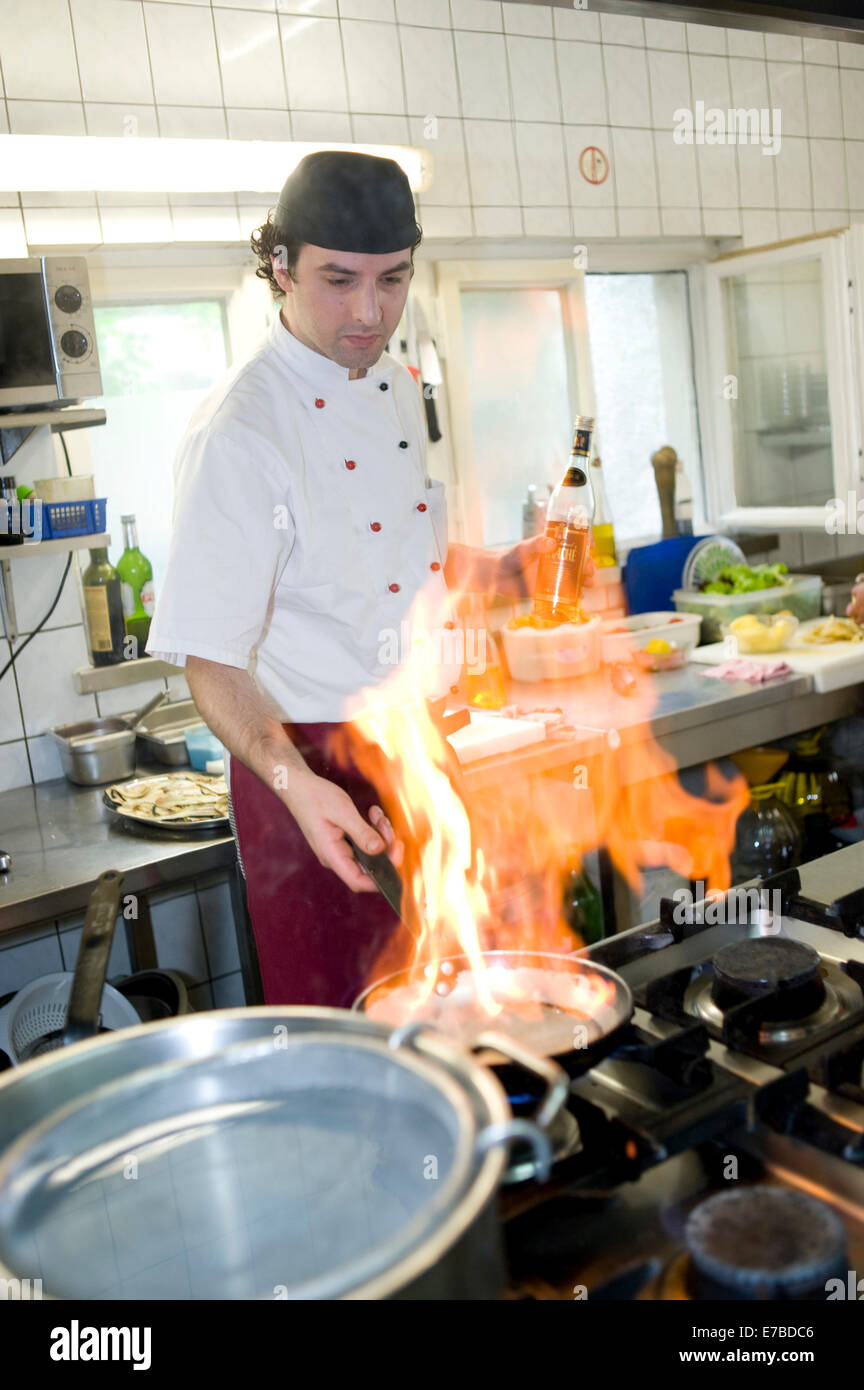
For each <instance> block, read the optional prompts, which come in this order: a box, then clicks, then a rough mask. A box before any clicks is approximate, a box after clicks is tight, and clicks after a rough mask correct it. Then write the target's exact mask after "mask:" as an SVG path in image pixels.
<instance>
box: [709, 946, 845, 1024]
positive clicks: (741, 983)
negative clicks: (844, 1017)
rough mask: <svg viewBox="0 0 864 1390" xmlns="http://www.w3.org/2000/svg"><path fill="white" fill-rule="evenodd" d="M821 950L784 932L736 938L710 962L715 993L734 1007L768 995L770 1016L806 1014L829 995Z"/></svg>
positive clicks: (718, 999)
mask: <svg viewBox="0 0 864 1390" xmlns="http://www.w3.org/2000/svg"><path fill="white" fill-rule="evenodd" d="M820 964H821V962H820V960H819V952H818V951H814V950H813V947H812V946H805V945H804V944H803V943H802V942H800V941H790V940H788V939H787V938H786V937H781V936H762V937H754V938H751V939H750V940H747V941H733V942H732V943H731V944H730V945H729V946H724V947H723V949H722V950H720V951H718V952H717V954H716V956H715V957H714V959H713V961H712V962H711V965H712V970H713V981H712V985H711V998H712V999H713V1001H714V1003H715V1004H716V1005H717V1007H718V1009H731V1008H734V1007H735V1005H736V1004H744V1003H746V1002H747V1000H749V999H758V998H762V997H763V996H764V997H765V1008H766V1014H765V1017H766V1019H772V1020H776V1019H778V1018H782V1019H790V1018H806V1017H808V1015H810V1014H812V1013H815V1011H816V1010H817V1009H818V1008H819V1006H820V1004H822V1003H824V1000H825V986H824V984H823V983H822V979H821V976H820V972H819V966H820Z"/></svg>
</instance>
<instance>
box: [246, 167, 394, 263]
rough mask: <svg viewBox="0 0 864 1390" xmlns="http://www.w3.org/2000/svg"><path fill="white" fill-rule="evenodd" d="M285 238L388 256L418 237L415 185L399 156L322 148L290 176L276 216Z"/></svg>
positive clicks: (338, 249) (332, 247) (335, 248)
mask: <svg viewBox="0 0 864 1390" xmlns="http://www.w3.org/2000/svg"><path fill="white" fill-rule="evenodd" d="M274 221H275V223H276V226H277V228H278V229H279V231H280V232H282V233H283V234H284V235H285V237H286V238H287V237H290V238H292V239H294V240H297V241H304V242H310V243H311V244H312V245H313V246H326V247H327V248H328V250H332V251H361V252H371V253H372V254H378V255H386V254H387V252H389V251H402V250H403V249H404V248H405V247H408V246H414V244H415V242H416V241H417V238H418V233H419V228H418V226H417V220H416V214H415V209H414V199H413V198H412V196H411V185H410V184H409V182H408V179H407V178H406V177H405V174H404V173H403V171H402V169H401V168H400V167H399V165H398V164H397V163H396V161H395V159H381V158H379V156H377V155H372V154H358V153H357V152H356V151H354V150H318V151H317V152H316V153H315V154H307V155H306V156H305V158H303V159H301V160H300V163H299V164H298V165H297V168H296V169H295V170H294V172H293V173H292V174H291V176H290V177H289V178H288V180H287V181H286V183H285V186H284V188H283V189H282V192H281V193H280V194H279V201H278V203H277V204H276V213H275V217H274Z"/></svg>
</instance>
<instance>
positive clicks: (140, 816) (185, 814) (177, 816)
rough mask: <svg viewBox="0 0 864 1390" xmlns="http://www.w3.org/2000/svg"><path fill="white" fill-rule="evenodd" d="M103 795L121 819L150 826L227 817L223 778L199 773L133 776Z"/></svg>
mask: <svg viewBox="0 0 864 1390" xmlns="http://www.w3.org/2000/svg"><path fill="white" fill-rule="evenodd" d="M105 795H106V796H107V798H108V800H109V801H110V802H111V803H112V805H114V806H116V808H117V810H118V811H120V812H121V813H122V814H123V815H124V816H133V817H134V818H135V819H136V820H144V821H150V822H151V823H153V824H160V825H161V824H165V822H171V823H175V824H176V823H177V822H181V823H182V822H185V821H202V820H220V819H225V818H227V815H228V787H227V785H226V783H225V778H224V777H208V776H206V775H205V774H204V773H202V772H169V773H164V774H163V775H162V776H158V777H136V778H134V779H133V780H132V781H131V782H118V783H116V784H115V785H114V786H112V787H108V788H107V789H106V791H105Z"/></svg>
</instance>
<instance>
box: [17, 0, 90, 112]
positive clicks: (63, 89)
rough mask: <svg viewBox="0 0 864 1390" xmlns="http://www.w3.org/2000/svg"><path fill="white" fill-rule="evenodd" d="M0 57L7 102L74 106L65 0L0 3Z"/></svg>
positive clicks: (75, 82) (76, 92)
mask: <svg viewBox="0 0 864 1390" xmlns="http://www.w3.org/2000/svg"><path fill="white" fill-rule="evenodd" d="M0 54H2V61H3V79H4V85H5V87H6V95H7V96H9V97H24V98H27V99H28V100H31V101H36V100H45V101H79V100H80V98H81V91H80V86H79V81H78V72H77V69H76V66H75V44H74V40H73V38H72V24H71V21H70V17H69V5H68V3H67V0H4V4H2V5H0Z"/></svg>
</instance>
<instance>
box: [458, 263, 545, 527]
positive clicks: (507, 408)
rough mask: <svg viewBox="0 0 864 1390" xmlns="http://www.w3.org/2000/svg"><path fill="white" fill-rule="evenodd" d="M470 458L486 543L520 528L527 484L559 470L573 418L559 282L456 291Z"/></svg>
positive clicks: (541, 491)
mask: <svg viewBox="0 0 864 1390" xmlns="http://www.w3.org/2000/svg"><path fill="white" fill-rule="evenodd" d="M462 321H463V326H464V333H465V352H466V356H467V359H468V371H469V374H470V379H471V425H472V433H473V437H474V463H475V468H476V472H477V479H476V481H477V487H478V492H479V495H480V506H481V511H482V539H483V544H484V545H492V546H494V545H500V544H511V543H512V542H513V541H515V540H517V539H518V538H519V537H520V536H521V534H522V531H521V517H522V503H523V501H524V499H525V496H526V492H527V489H528V486H529V485H533V486H535V487H536V488H537V495H538V497H539V498H545V497H546V495H547V494H546V489H547V486H553V487H554V485H555V484H556V483H557V482H558V481H559V479H560V478H561V475H562V474H563V472H564V466H565V464H566V460H567V455H568V452H569V436H570V428H571V424H572V420H571V408H570V401H569V392H568V386H567V360H566V353H565V346H564V322H563V316H562V307H561V296H560V293H559V291H558V290H557V289H465V290H463V291H462Z"/></svg>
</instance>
